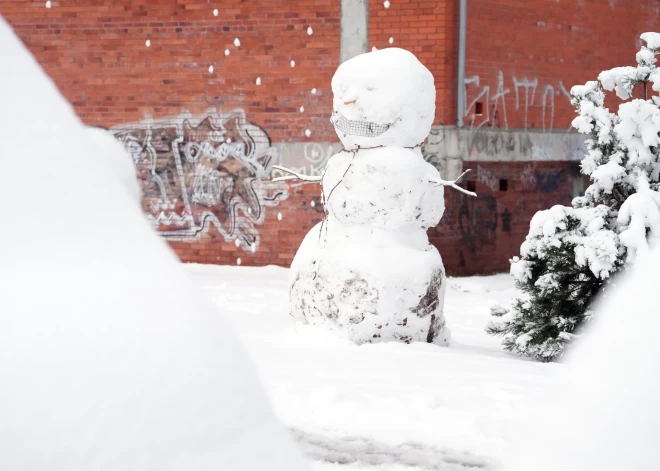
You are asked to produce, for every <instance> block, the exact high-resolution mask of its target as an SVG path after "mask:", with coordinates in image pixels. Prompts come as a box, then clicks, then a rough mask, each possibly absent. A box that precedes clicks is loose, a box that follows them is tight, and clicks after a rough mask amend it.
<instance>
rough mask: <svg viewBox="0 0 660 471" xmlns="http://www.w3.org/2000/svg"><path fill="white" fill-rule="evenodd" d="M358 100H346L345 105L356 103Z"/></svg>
mask: <svg viewBox="0 0 660 471" xmlns="http://www.w3.org/2000/svg"><path fill="white" fill-rule="evenodd" d="M356 101H357V100H353V101H345V102H344V104H345V105H351V104H353V103H355V102H356Z"/></svg>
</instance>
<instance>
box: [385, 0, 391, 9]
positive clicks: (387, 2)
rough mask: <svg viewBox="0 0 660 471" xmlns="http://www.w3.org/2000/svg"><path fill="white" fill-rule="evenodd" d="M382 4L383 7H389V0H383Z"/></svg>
mask: <svg viewBox="0 0 660 471" xmlns="http://www.w3.org/2000/svg"><path fill="white" fill-rule="evenodd" d="M383 6H384V7H385V8H389V7H390V0H385V1H384V2H383Z"/></svg>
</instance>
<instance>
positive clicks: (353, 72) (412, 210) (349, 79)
mask: <svg viewBox="0 0 660 471" xmlns="http://www.w3.org/2000/svg"><path fill="white" fill-rule="evenodd" d="M332 90H333V93H334V100H333V109H334V111H333V114H332V118H331V121H332V123H333V125H334V127H335V131H336V132H337V135H338V136H339V139H340V140H341V142H342V144H343V145H344V149H343V150H342V151H341V152H339V153H338V154H335V155H334V156H332V157H331V158H330V159H329V161H328V164H327V166H326V168H325V170H324V173H323V176H322V177H321V178H314V177H305V176H303V175H299V174H297V173H295V172H292V171H289V173H292V178H302V179H305V180H309V181H314V180H321V184H322V187H323V191H322V194H323V202H324V205H325V210H326V217H325V219H324V220H323V221H322V222H321V223H319V224H317V225H316V226H315V227H314V228H313V229H312V230H311V231H310V232H309V233H308V234H307V236H306V237H305V239H304V241H303V242H302V245H301V246H300V248H299V249H298V252H297V254H296V256H295V258H294V260H293V263H292V265H291V273H290V312H291V315H292V316H293V318H294V320H295V321H296V322H298V323H301V324H311V325H314V326H322V327H324V328H327V329H329V330H332V331H335V332H338V333H340V335H343V336H345V337H346V338H348V339H350V340H352V341H353V342H355V343H357V344H361V343H365V342H380V341H389V340H395V341H401V342H406V343H409V342H413V341H424V342H429V343H436V344H439V345H446V344H447V343H448V341H449V337H450V334H449V329H448V328H447V327H446V325H445V317H444V313H443V308H444V295H445V289H446V279H445V270H444V268H443V265H442V259H441V258H440V254H439V253H438V251H437V249H436V248H435V247H433V246H432V245H431V244H429V241H428V237H427V235H426V229H427V228H429V227H431V226H435V225H437V224H438V222H439V221H440V218H441V217H442V214H443V212H444V195H443V191H444V190H443V186H445V185H453V186H454V187H456V186H455V185H454V182H445V181H443V180H442V179H441V178H440V175H439V173H438V171H437V170H436V168H435V167H433V166H432V165H430V164H429V163H427V162H426V161H424V159H423V157H422V153H421V150H420V145H421V143H422V142H423V141H424V139H426V137H427V136H428V134H429V132H430V130H431V125H432V124H433V119H434V116H435V86H434V80H433V75H432V74H431V73H430V72H429V70H428V69H427V68H426V67H424V65H422V64H421V62H419V61H418V60H417V58H416V57H415V56H414V55H413V54H412V53H410V52H408V51H405V50H403V49H397V48H391V49H383V50H380V51H376V52H371V53H366V54H362V55H360V56H357V57H355V58H353V59H351V60H349V61H346V62H344V63H343V64H342V65H340V66H339V68H338V69H337V72H336V73H335V75H334V77H333V79H332ZM283 170H285V171H286V169H283Z"/></svg>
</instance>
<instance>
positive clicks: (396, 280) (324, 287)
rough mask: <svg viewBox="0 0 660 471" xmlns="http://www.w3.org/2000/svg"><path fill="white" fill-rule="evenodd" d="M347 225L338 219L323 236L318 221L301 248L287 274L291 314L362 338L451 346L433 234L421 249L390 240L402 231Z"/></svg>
mask: <svg viewBox="0 0 660 471" xmlns="http://www.w3.org/2000/svg"><path fill="white" fill-rule="evenodd" d="M420 231H421V232H422V233H424V231H423V230H422V229H420ZM346 232H352V228H347V227H341V225H339V224H334V225H333V226H331V227H330V228H329V232H328V234H327V235H326V234H325V227H321V224H318V225H317V226H316V227H314V228H313V229H312V230H311V231H310V232H309V234H307V237H306V238H305V240H304V241H303V243H302V245H301V246H300V248H299V249H298V253H297V254H296V257H295V259H294V261H293V263H292V265H291V275H290V280H289V282H290V293H289V305H290V312H291V315H292V316H293V318H294V321H295V322H297V323H301V324H309V325H313V326H318V327H322V328H324V329H327V330H331V331H335V332H337V333H338V334H339V335H341V336H342V337H345V338H347V339H349V340H351V341H353V342H354V343H356V344H358V345H359V344H363V343H374V342H385V341H398V342H405V343H410V342H428V343H435V344H438V345H447V344H448V342H449V338H450V332H449V329H448V328H447V327H446V325H445V318H444V314H443V308H444V297H445V290H446V277H445V270H444V267H443V265H442V259H441V258H440V254H439V253H438V251H437V250H436V248H435V247H433V246H432V245H429V244H428V241H427V243H426V245H425V246H424V247H423V248H422V249H421V250H420V248H419V245H418V244H414V245H403V244H392V243H387V242H385V241H386V240H388V241H392V240H397V239H398V237H396V236H392V237H383V235H382V234H379V233H378V231H375V233H374V234H373V235H371V236H370V235H369V234H368V232H369V231H365V230H364V228H361V230H360V234H359V237H357V236H356V234H346ZM320 233H321V234H320ZM424 235H426V234H425V233H424ZM355 241H357V242H355Z"/></svg>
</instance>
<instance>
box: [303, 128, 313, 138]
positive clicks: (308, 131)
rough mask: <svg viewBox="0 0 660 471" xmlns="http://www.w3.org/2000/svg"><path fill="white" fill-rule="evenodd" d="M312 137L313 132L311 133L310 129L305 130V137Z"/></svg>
mask: <svg viewBox="0 0 660 471" xmlns="http://www.w3.org/2000/svg"><path fill="white" fill-rule="evenodd" d="M311 135H312V131H310V130H309V129H306V130H305V136H307V137H309V136H311Z"/></svg>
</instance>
